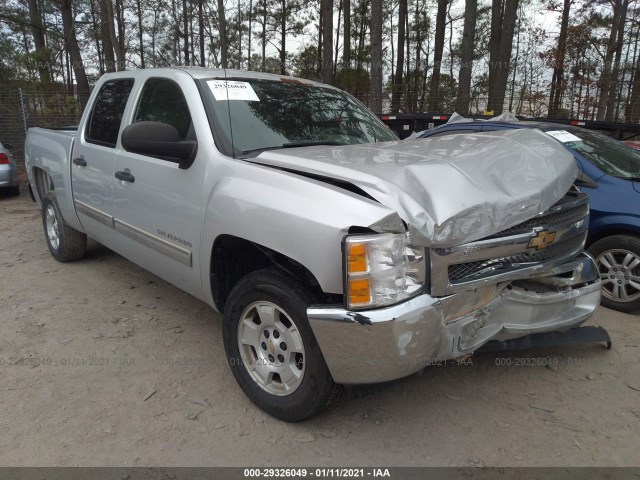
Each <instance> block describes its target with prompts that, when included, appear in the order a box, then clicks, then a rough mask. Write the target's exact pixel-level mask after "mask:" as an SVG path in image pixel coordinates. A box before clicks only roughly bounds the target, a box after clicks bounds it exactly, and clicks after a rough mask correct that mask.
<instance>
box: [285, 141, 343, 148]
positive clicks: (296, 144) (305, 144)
mask: <svg viewBox="0 0 640 480" xmlns="http://www.w3.org/2000/svg"><path fill="white" fill-rule="evenodd" d="M314 145H349V144H348V143H344V142H336V141H324V140H321V141H311V142H293V143H284V144H282V148H296V147H313V146H314Z"/></svg>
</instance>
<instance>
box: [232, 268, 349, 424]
mask: <svg viewBox="0 0 640 480" xmlns="http://www.w3.org/2000/svg"><path fill="white" fill-rule="evenodd" d="M313 300H314V299H313V295H311V294H310V293H309V292H308V291H307V290H306V289H305V288H304V286H303V285H301V284H300V283H299V282H298V281H296V280H294V279H293V278H291V277H289V276H288V275H286V274H284V273H282V272H281V271H280V270H278V269H275V268H273V269H266V270H260V271H257V272H253V273H251V274H249V275H247V276H246V277H245V278H243V279H242V280H240V281H239V282H238V284H237V285H236V286H235V287H234V288H233V290H232V291H231V295H230V296H229V299H228V300H227V303H226V305H225V309H224V326H223V333H224V346H225V351H226V354H227V359H228V360H229V364H230V366H231V370H232V371H233V374H234V376H235V378H236V380H237V382H238V384H239V385H240V387H241V388H242V390H243V391H244V393H245V394H246V395H247V396H248V397H249V399H250V400H251V401H252V402H253V403H255V404H256V405H257V406H258V407H260V408H261V409H263V410H264V411H266V412H267V413H269V414H270V415H273V416H274V417H277V418H279V419H281V420H286V421H290V422H297V421H301V420H305V419H307V418H309V417H312V416H314V415H316V414H318V413H320V412H321V411H322V410H324V409H325V408H327V407H328V406H330V405H331V404H332V403H333V402H334V401H335V400H336V399H337V397H338V396H339V393H340V391H341V387H340V386H339V385H336V384H335V383H334V382H333V380H332V378H331V374H330V373H329V370H328V368H327V365H326V363H325V361H324V358H323V356H322V353H321V352H320V348H319V347H318V344H317V342H316V340H315V337H314V336H313V332H312V331H311V327H310V326H309V322H308V320H307V306H308V305H309V304H310V303H312V302H313Z"/></svg>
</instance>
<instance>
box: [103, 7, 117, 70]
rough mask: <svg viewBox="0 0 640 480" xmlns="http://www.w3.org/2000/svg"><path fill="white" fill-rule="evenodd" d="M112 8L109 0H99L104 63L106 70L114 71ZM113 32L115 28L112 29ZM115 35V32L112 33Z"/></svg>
mask: <svg viewBox="0 0 640 480" xmlns="http://www.w3.org/2000/svg"><path fill="white" fill-rule="evenodd" d="M112 29H113V9H112V7H111V0H101V1H100V35H101V37H102V51H103V52H104V64H105V70H106V71H107V72H115V71H116V57H115V56H114V55H113V39H112V33H111V31H112ZM114 32H115V30H114ZM113 35H115V33H114V34H113Z"/></svg>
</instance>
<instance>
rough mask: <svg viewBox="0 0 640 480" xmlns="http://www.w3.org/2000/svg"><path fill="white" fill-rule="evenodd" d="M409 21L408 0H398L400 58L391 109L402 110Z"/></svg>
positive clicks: (397, 61) (394, 110)
mask: <svg viewBox="0 0 640 480" xmlns="http://www.w3.org/2000/svg"><path fill="white" fill-rule="evenodd" d="M406 23H407V0H399V2H398V59H397V60H396V73H395V79H394V81H393V92H392V93H391V111H392V112H393V113H397V112H399V111H400V97H401V96H402V75H403V73H404V43H405V38H406V36H407V34H406V31H405V27H406Z"/></svg>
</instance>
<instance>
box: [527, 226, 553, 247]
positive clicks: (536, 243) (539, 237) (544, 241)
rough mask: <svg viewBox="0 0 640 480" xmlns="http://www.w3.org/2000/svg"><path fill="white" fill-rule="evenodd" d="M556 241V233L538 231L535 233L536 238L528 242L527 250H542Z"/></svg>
mask: <svg viewBox="0 0 640 480" xmlns="http://www.w3.org/2000/svg"><path fill="white" fill-rule="evenodd" d="M555 239H556V232H550V231H549V230H540V231H539V232H538V233H536V236H535V237H533V238H532V239H531V240H529V248H534V247H535V249H536V250H544V249H545V248H547V247H548V246H549V245H551V244H552V243H553V241H554V240H555Z"/></svg>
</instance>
